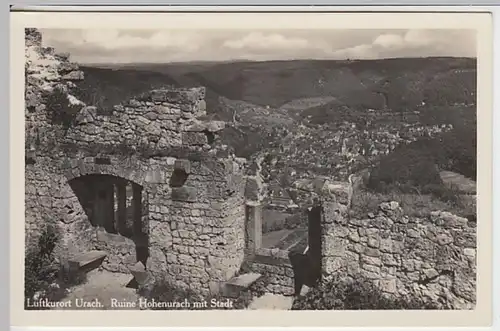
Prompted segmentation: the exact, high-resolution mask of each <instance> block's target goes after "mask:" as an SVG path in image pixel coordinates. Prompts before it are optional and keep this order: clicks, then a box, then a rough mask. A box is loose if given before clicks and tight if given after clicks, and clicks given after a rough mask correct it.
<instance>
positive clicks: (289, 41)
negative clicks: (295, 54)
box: [222, 32, 312, 51]
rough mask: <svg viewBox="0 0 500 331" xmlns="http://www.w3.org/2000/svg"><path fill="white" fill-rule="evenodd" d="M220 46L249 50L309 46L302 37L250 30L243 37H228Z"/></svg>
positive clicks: (294, 48) (291, 48)
mask: <svg viewBox="0 0 500 331" xmlns="http://www.w3.org/2000/svg"><path fill="white" fill-rule="evenodd" d="M222 46H224V47H227V48H230V49H245V50H247V51H251V50H258V51H259V50H270V49H272V50H297V49H304V48H308V47H311V46H312V45H310V42H309V41H308V40H307V39H304V38H294V37H285V36H283V35H282V34H278V33H271V34H265V33H262V32H252V33H250V34H247V35H245V36H244V37H243V38H238V39H230V40H227V41H225V42H224V43H223V44H222Z"/></svg>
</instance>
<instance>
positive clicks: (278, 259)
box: [249, 248, 294, 295]
mask: <svg viewBox="0 0 500 331" xmlns="http://www.w3.org/2000/svg"><path fill="white" fill-rule="evenodd" d="M250 268H251V269H252V271H253V272H257V273H260V274H262V278H261V279H259V280H258V281H257V282H256V283H255V284H253V285H252V286H251V287H250V289H249V290H250V291H251V292H253V293H263V292H268V293H274V294H283V295H293V293H294V278H293V269H292V265H291V264H290V261H289V260H288V252H287V251H284V250H279V249H265V248H260V249H258V250H257V253H256V255H255V257H254V258H253V260H252V261H251V263H250Z"/></svg>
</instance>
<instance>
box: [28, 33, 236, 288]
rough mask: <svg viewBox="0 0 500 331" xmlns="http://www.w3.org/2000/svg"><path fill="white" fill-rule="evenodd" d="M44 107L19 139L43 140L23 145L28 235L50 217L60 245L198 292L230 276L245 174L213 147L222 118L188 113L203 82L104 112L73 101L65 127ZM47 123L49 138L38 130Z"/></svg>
mask: <svg viewBox="0 0 500 331" xmlns="http://www.w3.org/2000/svg"><path fill="white" fill-rule="evenodd" d="M32 35H35V36H36V31H35V32H33V33H31V34H28V36H32ZM29 40H30V43H27V52H33V47H36V48H40V46H39V42H40V40H39V38H37V39H35V41H34V42H31V39H29ZM33 43H34V44H35V46H33ZM38 50H39V49H38ZM45 62H47V61H45ZM28 67H29V68H28V69H29V70H28V75H31V76H33V75H35V74H34V73H33V74H31V72H33V71H34V70H30V69H31V68H32V67H34V64H33V63H28ZM42 69H46V67H42ZM40 71H41V72H47V71H48V70H40ZM39 75H40V74H39ZM53 76H56V75H55V74H54V75H53ZM29 77H30V76H28V79H30V78H29ZM58 77H59V76H58ZM61 81H63V80H62V78H61ZM39 85H40V84H39ZM29 97H30V96H28V97H27V98H29ZM28 108H29V109H28ZM44 111H45V109H44V108H43V107H40V106H39V105H38V103H36V105H35V107H34V109H33V107H30V106H29V105H27V109H26V125H27V141H36V139H33V136H39V137H41V139H44V141H43V142H42V143H41V142H38V144H29V145H27V162H26V240H27V241H28V242H29V241H30V240H32V239H33V238H34V237H35V236H36V232H37V229H38V228H40V225H41V224H43V223H44V222H52V223H54V224H57V226H58V227H59V228H60V229H61V232H62V233H63V240H62V243H63V244H62V247H60V248H59V250H60V251H61V252H65V253H66V254H67V255H68V256H74V255H76V254H80V253H84V252H86V251H90V250H103V251H106V252H107V253H108V254H107V257H106V259H105V260H104V262H103V268H104V269H107V270H110V271H121V272H127V269H128V267H130V266H133V265H134V264H135V263H136V262H137V261H141V262H143V263H144V264H145V265H146V267H147V269H148V270H149V271H150V272H151V273H152V274H154V275H157V276H160V277H164V276H167V277H168V278H169V279H170V280H171V281H172V282H175V283H176V284H177V285H179V286H184V287H188V286H189V287H191V288H192V289H195V290H199V291H200V292H205V293H208V292H209V291H210V290H213V291H217V290H218V286H220V284H222V283H223V282H225V281H227V280H229V279H230V278H231V277H233V276H234V274H235V273H236V272H237V271H238V270H239V268H240V265H241V263H242V261H243V254H244V242H245V241H244V223H245V204H244V190H245V181H244V177H243V170H242V166H241V160H238V159H235V158H234V157H233V156H231V155H230V154H229V153H227V152H226V151H225V149H224V146H222V148H216V147H214V146H212V145H213V144H214V140H215V134H216V132H217V131H218V130H220V129H222V128H223V125H224V123H223V122H203V121H200V120H198V119H197V118H198V117H200V116H202V115H205V114H206V111H205V102H204V89H203V88H193V89H178V90H154V91H151V92H149V93H146V94H144V95H142V96H140V97H138V98H137V99H133V100H130V101H128V102H126V103H124V104H122V105H119V106H117V107H115V111H114V112H113V114H111V115H100V114H99V112H98V111H97V109H96V108H94V107H87V106H82V107H81V110H80V111H79V112H78V114H77V116H76V120H75V122H74V124H73V125H72V126H71V127H70V128H69V129H67V130H62V129H61V130H59V129H58V128H56V127H55V126H51V125H50V123H49V121H48V120H47V119H46V118H43V117H42V115H41V114H42V113H43V112H44ZM48 128H51V129H52V130H54V131H55V132H56V134H55V137H49V136H46V135H43V134H40V132H42V131H43V132H46V131H48ZM60 131H63V133H61V132H60ZM28 138H30V140H28ZM51 138H52V141H51V140H50V139H51ZM55 139H57V141H54V140H55ZM48 146H50V148H49V147H48Z"/></svg>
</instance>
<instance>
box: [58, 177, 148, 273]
mask: <svg viewBox="0 0 500 331" xmlns="http://www.w3.org/2000/svg"><path fill="white" fill-rule="evenodd" d="M68 183H69V185H70V187H71V188H72V190H73V192H74V193H75V195H76V196H77V197H78V200H79V201H80V204H81V205H82V207H83V209H84V211H85V213H86V215H87V217H88V219H89V221H90V223H91V225H92V226H93V227H95V228H96V229H98V230H99V231H104V232H106V233H108V234H112V235H120V236H123V237H126V238H129V239H131V240H133V242H134V243H135V248H136V260H137V261H141V262H142V263H143V264H146V260H147V258H148V256H149V249H148V244H149V231H148V229H149V226H148V209H149V208H148V197H147V192H145V190H144V189H143V187H142V186H141V185H139V184H137V183H134V182H132V181H130V180H127V179H125V178H122V177H118V176H114V175H103V174H88V175H83V176H79V177H76V178H73V179H71V180H69V182H68Z"/></svg>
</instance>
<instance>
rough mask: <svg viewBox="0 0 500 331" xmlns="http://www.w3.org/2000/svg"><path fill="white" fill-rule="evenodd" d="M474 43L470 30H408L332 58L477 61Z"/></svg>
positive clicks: (342, 50)
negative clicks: (468, 59)
mask: <svg viewBox="0 0 500 331" xmlns="http://www.w3.org/2000/svg"><path fill="white" fill-rule="evenodd" d="M475 40H476V37H475V33H474V31H472V30H408V31H406V32H405V33H404V34H393V33H386V34H381V35H379V36H377V37H376V38H374V39H373V41H372V42H371V43H366V44H362V45H357V46H354V47H348V48H344V49H340V50H336V51H334V52H333V54H332V55H333V56H335V57H348V58H359V59H374V58H384V57H412V56H415V57H418V56H464V57H476V44H475Z"/></svg>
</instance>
